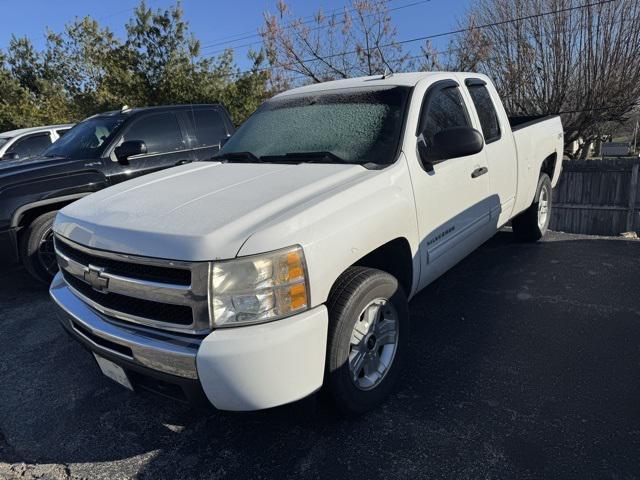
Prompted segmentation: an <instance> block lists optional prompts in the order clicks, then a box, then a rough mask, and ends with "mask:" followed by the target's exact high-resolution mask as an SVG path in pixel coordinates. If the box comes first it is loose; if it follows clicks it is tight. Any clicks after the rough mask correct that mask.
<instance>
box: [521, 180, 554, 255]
mask: <svg viewBox="0 0 640 480" xmlns="http://www.w3.org/2000/svg"><path fill="white" fill-rule="evenodd" d="M551 208H552V192H551V180H550V179H549V175H547V174H546V173H542V174H540V178H539V179H538V187H537V188H536V194H535V196H534V197H533V203H532V204H531V206H529V208H527V209H526V210H525V211H524V212H522V213H521V214H519V215H518V216H517V217H515V218H514V219H513V220H512V221H511V226H512V227H513V233H514V235H515V236H516V239H517V240H518V241H521V242H537V241H538V240H540V239H541V238H542V237H543V236H544V235H545V234H546V233H547V230H548V229H549V222H550V220H551Z"/></svg>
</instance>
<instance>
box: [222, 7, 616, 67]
mask: <svg viewBox="0 0 640 480" xmlns="http://www.w3.org/2000/svg"><path fill="white" fill-rule="evenodd" d="M615 1H617V0H599V1H597V2H592V3H586V4H583V5H579V6H574V7H566V8H561V9H558V10H552V11H549V12H543V13H537V14H532V15H526V16H523V17H517V18H511V19H508V20H501V21H499V22H493V23H486V24H483V25H477V26H473V27H465V28H460V29H457V30H450V31H448V32H441V33H436V34H431V35H425V36H421V37H416V38H411V39H406V40H400V41H397V42H392V43H388V44H385V45H380V46H379V47H377V48H380V49H381V48H387V47H392V46H396V45H405V44H407V43H415V42H419V41H425V40H432V39H434V38H441V37H445V36H449V35H455V34H458V33H464V32H469V31H473V30H478V29H484V28H490V27H496V26H499V25H506V24H509V23H517V22H521V21H524V20H531V19H534V18H541V17H545V16H548V15H555V14H558V13H567V12H571V11H574V10H580V9H583V8H589V7H594V6H598V5H605V4H609V3H613V2H615ZM354 53H358V52H357V50H351V51H345V52H340V53H334V54H331V55H326V56H322V57H315V58H308V59H303V60H300V61H299V62H297V63H298V64H305V63H312V62H319V61H325V60H327V59H331V58H336V57H344V56H347V55H353V54H354ZM442 53H445V52H442ZM421 56H422V55H420V56H418V57H421ZM277 69H284V68H283V67H278V66H269V67H262V68H258V69H254V70H245V71H240V72H235V73H231V74H228V76H233V75H238V76H242V75H245V74H248V73H260V72H266V71H272V70H277ZM284 70H286V69H284Z"/></svg>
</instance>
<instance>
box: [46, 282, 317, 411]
mask: <svg viewBox="0 0 640 480" xmlns="http://www.w3.org/2000/svg"><path fill="white" fill-rule="evenodd" d="M50 295H51V297H52V298H53V300H54V302H55V303H56V304H57V306H58V307H59V318H60V321H61V323H62V325H63V326H64V328H65V329H66V330H67V331H68V332H69V333H70V334H71V335H72V336H73V337H74V338H75V339H76V340H78V341H79V342H80V343H82V344H83V345H84V346H85V347H87V348H88V349H89V350H91V351H93V352H95V353H97V354H99V355H101V356H103V357H106V358H108V359H109V360H111V361H113V362H115V363H117V364H118V365H120V366H121V367H123V368H124V369H125V370H126V371H127V372H128V373H129V372H132V371H133V372H135V375H134V377H135V376H138V375H140V376H142V377H141V378H139V380H145V381H146V379H147V378H154V379H157V380H160V381H162V382H164V383H168V384H171V385H174V386H178V387H179V388H180V389H181V390H182V391H183V393H184V395H185V397H187V399H188V400H189V401H191V402H192V403H196V404H198V403H200V398H201V397H205V396H206V398H207V399H208V400H209V402H211V403H212V404H213V405H214V406H215V407H216V408H218V409H221V410H236V411H243V410H260V409H265V408H270V407H275V406H277V405H283V404H285V403H290V402H293V401H296V400H299V399H301V398H304V397H306V396H307V395H309V394H311V393H313V392H314V391H316V390H318V389H319V388H320V387H321V386H322V381H323V376H324V361H325V352H326V341H327V327H328V314H327V309H326V307H325V306H324V305H322V306H320V307H317V308H315V309H313V310H309V311H307V312H304V313H302V314H299V315H295V316H292V317H289V318H286V319H283V320H278V321H275V322H271V323H266V324H262V325H253V326H247V327H237V328H228V329H218V330H215V331H213V332H212V333H210V334H209V335H208V336H207V337H205V338H204V339H201V338H197V337H189V336H187V335H180V334H172V333H165V332H160V331H158V330H154V329H149V328H140V327H136V326H132V325H128V324H125V323H123V322H119V321H117V320H114V319H112V318H109V317H106V316H104V315H102V314H101V313H99V312H97V311H96V310H94V309H93V308H91V307H90V306H89V305H87V304H86V303H84V302H83V301H81V300H80V299H79V298H78V297H76V295H75V294H74V293H73V292H72V291H71V290H70V289H69V287H68V286H67V284H66V283H65V281H64V279H63V278H62V275H61V274H60V273H58V274H57V275H56V277H55V278H54V280H53V283H52V284H51V287H50ZM135 380H136V379H135V378H134V386H135V383H141V384H142V385H143V386H144V383H145V382H143V381H141V382H135ZM151 389H152V390H154V389H153V388H151ZM156 390H157V389H156ZM160 393H162V392H160ZM194 398H195V400H194Z"/></svg>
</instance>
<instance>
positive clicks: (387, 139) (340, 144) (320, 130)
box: [221, 87, 409, 165]
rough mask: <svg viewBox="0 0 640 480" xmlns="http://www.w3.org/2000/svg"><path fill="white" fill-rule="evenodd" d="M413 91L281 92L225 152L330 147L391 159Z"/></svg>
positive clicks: (358, 156)
mask: <svg viewBox="0 0 640 480" xmlns="http://www.w3.org/2000/svg"><path fill="white" fill-rule="evenodd" d="M408 95H409V89H408V88H405V87H381V88H353V89H348V90H347V89H345V90H338V91H326V92H313V93H309V94H298V95H285V96H283V97H276V98H274V99H272V100H269V101H268V102H266V103H264V104H263V105H262V106H261V107H260V108H259V109H258V110H257V111H256V113H254V114H253V115H251V117H249V119H248V120H247V121H246V122H244V124H243V125H242V126H241V127H240V128H239V129H238V130H237V131H236V133H235V134H234V135H233V136H232V137H231V138H230V139H229V141H228V142H227V143H226V144H225V146H224V147H223V149H222V151H221V153H222V154H223V155H224V154H231V153H234V152H251V153H253V154H254V155H255V156H257V157H265V156H267V157H268V156H272V157H277V156H282V155H286V154H287V153H289V154H291V153H305V152H308V153H311V152H330V153H331V154H333V155H336V156H338V157H340V158H342V159H343V160H344V161H345V162H349V163H359V164H366V163H374V164H379V165H384V164H389V163H392V162H393V161H395V153H396V150H397V147H398V142H399V141H400V134H401V131H402V120H403V118H404V111H405V106H406V103H407V98H408ZM300 161H304V160H303V159H301V160H300Z"/></svg>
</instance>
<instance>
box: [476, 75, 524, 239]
mask: <svg viewBox="0 0 640 480" xmlns="http://www.w3.org/2000/svg"><path fill="white" fill-rule="evenodd" d="M465 85H466V87H467V90H468V92H469V96H470V98H471V103H472V105H473V108H474V109H475V112H476V115H477V117H478V121H479V123H480V129H481V131H482V134H483V136H484V141H485V148H484V151H485V155H486V157H487V164H488V167H489V171H490V172H491V175H489V178H490V180H489V188H490V192H491V193H492V194H493V195H497V196H498V198H499V203H498V204H496V206H495V208H494V211H492V212H491V213H492V215H493V216H495V217H497V218H498V221H497V223H498V226H502V225H504V224H505V223H506V222H507V221H508V220H509V218H511V213H512V211H513V207H514V203H515V198H516V187H517V182H518V180H517V176H518V157H517V153H516V148H515V143H514V141H513V136H512V135H511V130H510V126H509V119H508V117H507V114H506V112H505V111H504V108H503V107H502V102H501V101H500V98H499V97H498V92H496V91H495V89H494V88H493V87H492V86H491V85H490V84H488V83H487V82H485V81H484V80H482V79H480V78H474V77H470V78H467V79H466V80H465Z"/></svg>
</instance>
